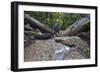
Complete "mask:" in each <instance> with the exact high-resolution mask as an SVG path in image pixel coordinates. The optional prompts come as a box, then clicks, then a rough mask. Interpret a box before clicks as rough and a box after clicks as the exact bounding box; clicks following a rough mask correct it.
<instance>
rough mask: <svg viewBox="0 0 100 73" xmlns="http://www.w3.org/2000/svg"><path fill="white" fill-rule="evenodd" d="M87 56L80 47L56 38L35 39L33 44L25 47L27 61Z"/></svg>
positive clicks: (82, 57)
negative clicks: (71, 45) (57, 40)
mask: <svg viewBox="0 0 100 73" xmlns="http://www.w3.org/2000/svg"><path fill="white" fill-rule="evenodd" d="M85 58H86V57H85V56H84V55H83V54H82V53H81V51H80V50H79V49H77V48H75V47H69V46H66V45H63V44H61V43H57V42H55V40H54V39H48V40H35V41H34V42H33V43H32V44H31V45H29V46H27V47H26V48H24V61H25V62H31V61H51V60H70V59H85Z"/></svg>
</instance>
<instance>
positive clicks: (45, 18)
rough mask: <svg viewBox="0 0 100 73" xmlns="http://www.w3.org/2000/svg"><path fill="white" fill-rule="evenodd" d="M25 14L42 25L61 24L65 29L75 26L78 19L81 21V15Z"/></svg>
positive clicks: (28, 12) (26, 12)
mask: <svg viewBox="0 0 100 73" xmlns="http://www.w3.org/2000/svg"><path fill="white" fill-rule="evenodd" d="M25 14H28V15H30V16H31V17H34V18H35V19H37V20H39V21H40V22H41V23H43V24H46V25H48V26H51V25H52V24H54V23H56V22H57V23H59V24H61V26H62V28H63V29H66V28H67V27H68V26H70V25H71V24H73V23H74V22H75V21H76V20H77V19H79V17H80V14H75V13H62V12H32V11H25Z"/></svg>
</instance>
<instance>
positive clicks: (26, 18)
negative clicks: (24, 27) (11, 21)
mask: <svg viewBox="0 0 100 73" xmlns="http://www.w3.org/2000/svg"><path fill="white" fill-rule="evenodd" d="M24 21H25V22H26V23H28V24H30V26H31V27H32V28H37V29H39V30H40V31H41V32H44V33H51V34H54V33H55V32H54V30H52V29H51V28H49V27H48V26H46V25H45V24H42V23H40V22H39V21H38V20H36V19H35V18H33V17H30V16H29V15H24Z"/></svg>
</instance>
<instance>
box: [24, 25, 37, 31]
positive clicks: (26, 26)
mask: <svg viewBox="0 0 100 73" xmlns="http://www.w3.org/2000/svg"><path fill="white" fill-rule="evenodd" d="M24 30H30V31H35V29H33V28H32V27H30V26H28V25H24Z"/></svg>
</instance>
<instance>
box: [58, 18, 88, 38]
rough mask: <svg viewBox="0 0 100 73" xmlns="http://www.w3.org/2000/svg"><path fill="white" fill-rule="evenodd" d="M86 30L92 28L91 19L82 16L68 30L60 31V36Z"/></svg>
mask: <svg viewBox="0 0 100 73" xmlns="http://www.w3.org/2000/svg"><path fill="white" fill-rule="evenodd" d="M86 30H90V19H89V18H82V19H79V20H78V21H76V22H75V23H74V24H72V25H71V26H69V27H68V28H67V29H66V30H64V31H61V32H59V36H74V35H77V34H78V33H80V32H84V31H86Z"/></svg>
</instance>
